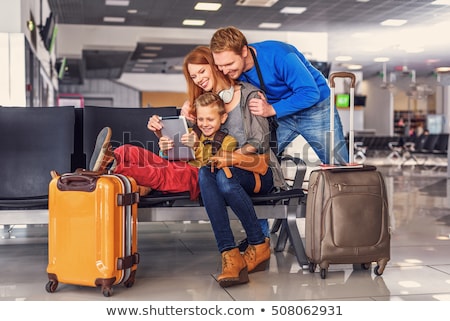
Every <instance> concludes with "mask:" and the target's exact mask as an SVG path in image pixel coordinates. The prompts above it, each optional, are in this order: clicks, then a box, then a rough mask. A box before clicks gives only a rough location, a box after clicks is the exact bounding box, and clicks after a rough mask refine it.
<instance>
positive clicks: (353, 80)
mask: <svg viewBox="0 0 450 321" xmlns="http://www.w3.org/2000/svg"><path fill="white" fill-rule="evenodd" d="M335 78H350V80H351V82H350V126H349V139H348V142H349V143H348V154H349V155H348V161H349V163H350V164H353V163H354V160H353V158H354V156H353V154H354V152H353V144H354V140H355V137H354V111H355V84H356V76H355V74H353V73H351V72H345V71H339V72H334V73H332V74H331V75H330V77H329V78H328V81H329V83H330V91H331V92H330V165H333V164H334V104H335V102H334V99H335V95H334V91H335V88H336V84H335V81H334V79H335Z"/></svg>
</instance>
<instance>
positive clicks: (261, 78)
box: [210, 27, 348, 164]
mask: <svg viewBox="0 0 450 321" xmlns="http://www.w3.org/2000/svg"><path fill="white" fill-rule="evenodd" d="M210 48H211V51H212V53H213V56H214V62H215V64H216V65H217V67H218V68H219V70H221V71H222V72H223V73H224V74H225V75H228V76H229V77H230V78H232V79H238V80H242V81H246V82H249V83H252V84H253V85H255V86H257V87H259V88H261V89H262V90H263V91H264V92H265V94H266V96H267V100H266V99H265V97H264V95H262V94H261V97H260V98H261V99H257V98H253V99H252V100H251V101H250V103H249V108H250V110H251V112H252V113H253V114H255V115H260V116H264V117H269V119H270V120H272V123H273V124H274V126H273V128H276V134H277V143H278V153H279V154H280V153H281V152H282V151H283V150H284V149H285V148H286V147H287V146H288V145H289V144H290V143H291V142H292V141H293V140H294V139H295V138H296V137H297V136H298V135H302V136H303V137H304V138H305V140H306V141H307V142H308V143H309V144H310V145H311V147H312V148H313V150H314V151H315V152H316V154H317V156H318V157H319V158H320V160H321V161H322V162H323V163H325V164H328V163H329V152H327V150H329V149H328V147H327V141H328V136H329V135H328V133H329V130H330V109H329V108H330V88H329V86H328V83H327V80H326V78H325V77H324V76H323V75H322V74H321V73H320V71H318V70H317V69H316V68H314V67H313V66H312V65H311V63H310V62H309V61H308V60H307V59H306V58H305V57H304V55H303V54H302V53H300V52H299V51H298V50H297V49H296V48H295V47H294V46H292V45H289V44H287V43H283V42H280V41H270V40H269V41H263V42H258V43H252V44H248V43H247V39H246V38H245V36H244V35H243V33H242V32H241V31H240V30H239V29H237V28H235V27H226V28H220V29H218V30H217V31H216V32H215V33H214V35H213V36H212V38H211V42H210ZM334 124H335V125H334V126H335V135H334V136H335V138H334V142H335V146H334V151H335V159H336V161H337V162H338V163H346V162H348V149H347V146H346V143H345V138H344V134H343V130H342V124H341V120H340V118H339V114H338V112H337V111H335V120H334Z"/></svg>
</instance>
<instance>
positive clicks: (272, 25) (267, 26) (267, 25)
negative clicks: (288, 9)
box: [258, 22, 281, 29]
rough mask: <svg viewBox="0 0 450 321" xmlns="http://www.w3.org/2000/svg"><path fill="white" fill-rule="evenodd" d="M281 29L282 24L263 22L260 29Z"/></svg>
mask: <svg viewBox="0 0 450 321" xmlns="http://www.w3.org/2000/svg"><path fill="white" fill-rule="evenodd" d="M280 27H281V23H276V22H263V23H260V24H259V26H258V28H261V29H278V28H280Z"/></svg>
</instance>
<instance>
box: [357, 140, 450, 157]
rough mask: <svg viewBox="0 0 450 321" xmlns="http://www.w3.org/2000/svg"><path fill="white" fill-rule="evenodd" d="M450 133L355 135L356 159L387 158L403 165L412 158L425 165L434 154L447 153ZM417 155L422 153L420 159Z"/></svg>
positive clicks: (444, 154)
mask: <svg viewBox="0 0 450 321" xmlns="http://www.w3.org/2000/svg"><path fill="white" fill-rule="evenodd" d="M448 140H449V134H448V133H442V134H428V135H421V136H418V137H413V136H407V137H405V136H376V135H361V136H358V135H355V140H354V141H355V144H354V150H355V161H356V162H358V163H364V162H365V161H366V159H367V157H370V158H387V159H388V160H390V161H391V162H392V161H394V162H398V163H400V164H401V165H404V164H406V163H408V161H410V160H412V161H413V163H412V164H413V165H415V164H418V165H424V164H425V162H426V160H428V159H429V158H430V157H432V156H438V157H443V156H446V155H447V149H448ZM416 155H422V156H423V157H421V159H418V158H417V157H416Z"/></svg>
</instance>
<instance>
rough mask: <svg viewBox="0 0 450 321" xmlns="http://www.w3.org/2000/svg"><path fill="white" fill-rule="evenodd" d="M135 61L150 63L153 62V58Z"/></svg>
mask: <svg viewBox="0 0 450 321" xmlns="http://www.w3.org/2000/svg"><path fill="white" fill-rule="evenodd" d="M137 62H141V63H150V62H153V59H138V60H137Z"/></svg>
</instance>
